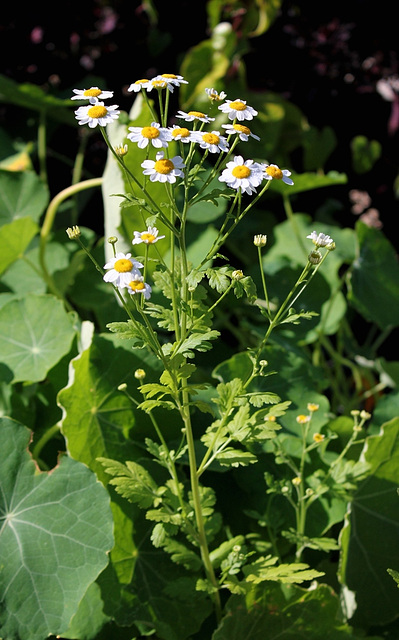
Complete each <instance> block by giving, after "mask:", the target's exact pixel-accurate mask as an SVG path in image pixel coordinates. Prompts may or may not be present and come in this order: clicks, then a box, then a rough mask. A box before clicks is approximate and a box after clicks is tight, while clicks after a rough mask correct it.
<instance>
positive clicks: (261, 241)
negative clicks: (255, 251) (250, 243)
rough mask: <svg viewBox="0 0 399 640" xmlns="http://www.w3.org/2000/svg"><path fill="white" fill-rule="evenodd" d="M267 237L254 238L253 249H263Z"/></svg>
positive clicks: (258, 236)
mask: <svg viewBox="0 0 399 640" xmlns="http://www.w3.org/2000/svg"><path fill="white" fill-rule="evenodd" d="M266 242H267V236H266V235H261V234H259V235H257V236H254V245H255V247H264V246H266Z"/></svg>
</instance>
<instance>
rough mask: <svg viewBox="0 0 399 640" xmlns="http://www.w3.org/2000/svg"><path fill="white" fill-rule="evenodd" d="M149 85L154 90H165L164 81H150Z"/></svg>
mask: <svg viewBox="0 0 399 640" xmlns="http://www.w3.org/2000/svg"><path fill="white" fill-rule="evenodd" d="M151 84H152V86H153V87H155V89H165V87H166V86H167V84H166V82H165V80H152V81H151Z"/></svg>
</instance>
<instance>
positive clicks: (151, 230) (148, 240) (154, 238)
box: [132, 227, 165, 244]
mask: <svg viewBox="0 0 399 640" xmlns="http://www.w3.org/2000/svg"><path fill="white" fill-rule="evenodd" d="M158 233H159V231H158V229H157V228H156V227H148V229H147V231H135V232H134V238H133V240H132V244H141V243H142V242H144V244H154V243H155V242H158V240H161V239H162V238H164V237H165V236H159V235H158Z"/></svg>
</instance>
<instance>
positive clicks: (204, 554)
mask: <svg viewBox="0 0 399 640" xmlns="http://www.w3.org/2000/svg"><path fill="white" fill-rule="evenodd" d="M182 395H183V404H182V406H181V415H182V418H183V423H184V429H185V434H186V442H187V448H188V458H189V466H190V484H191V493H192V498H193V505H194V512H195V520H196V524H197V530H198V543H199V547H200V552H201V558H202V563H203V566H204V569H205V573H206V576H207V578H208V580H209V581H210V583H211V585H212V586H213V588H214V591H213V593H212V595H211V597H212V599H213V603H214V607H215V615H216V619H217V621H218V622H220V620H221V619H222V606H221V602H220V594H219V585H218V581H217V579H216V576H215V572H214V570H213V566H212V562H211V558H210V555H209V548H208V541H207V538H206V532H205V523H204V516H203V513H202V506H201V494H200V488H199V482H198V474H197V460H196V455H195V446H194V436H193V431H192V425H191V415H190V410H189V397H188V392H187V390H183V392H182Z"/></svg>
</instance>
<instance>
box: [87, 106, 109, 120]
mask: <svg viewBox="0 0 399 640" xmlns="http://www.w3.org/2000/svg"><path fill="white" fill-rule="evenodd" d="M87 115H88V116H89V117H90V118H94V119H98V118H103V117H104V116H106V115H107V107H103V106H101V105H99V104H96V105H95V106H94V107H90V109H88V111H87Z"/></svg>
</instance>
